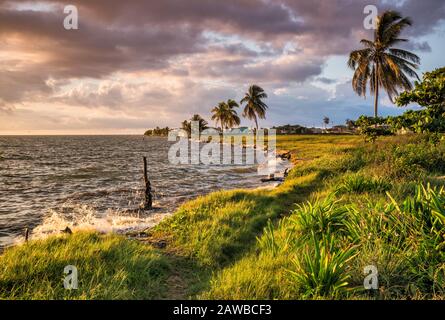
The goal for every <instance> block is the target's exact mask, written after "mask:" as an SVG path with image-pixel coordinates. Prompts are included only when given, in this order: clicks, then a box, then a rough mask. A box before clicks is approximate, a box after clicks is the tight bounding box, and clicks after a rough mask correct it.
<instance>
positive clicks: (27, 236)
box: [25, 227, 29, 242]
mask: <svg viewBox="0 0 445 320" xmlns="http://www.w3.org/2000/svg"><path fill="white" fill-rule="evenodd" d="M28 239H29V228H28V227H26V228H25V241H26V242H28Z"/></svg>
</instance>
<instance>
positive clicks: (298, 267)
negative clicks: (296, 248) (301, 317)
mask: <svg viewBox="0 0 445 320" xmlns="http://www.w3.org/2000/svg"><path fill="white" fill-rule="evenodd" d="M355 256H356V251H355V249H354V248H352V247H349V248H346V249H339V250H336V249H335V246H334V240H333V238H324V239H322V240H318V238H317V237H316V236H315V235H314V234H313V235H312V243H310V244H309V245H307V246H306V247H305V248H304V251H303V253H302V256H301V259H298V258H296V259H293V260H292V263H293V269H292V270H288V272H289V275H290V277H291V279H292V280H293V281H294V282H295V285H296V286H297V288H298V289H299V291H300V292H301V294H302V296H303V297H304V298H309V297H318V296H320V297H329V298H331V299H332V298H337V297H340V296H344V295H345V294H346V293H347V292H348V291H350V289H348V288H347V286H348V284H349V283H348V280H349V278H350V276H349V275H348V273H347V272H346V270H347V264H348V262H350V261H351V260H352V259H353V258H354V257H355ZM300 260H301V261H300Z"/></svg>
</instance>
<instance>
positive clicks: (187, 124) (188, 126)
mask: <svg viewBox="0 0 445 320" xmlns="http://www.w3.org/2000/svg"><path fill="white" fill-rule="evenodd" d="M193 121H197V122H198V125H199V132H202V131H204V130H206V129H207V128H208V122H207V121H206V120H204V119H203V118H202V117H201V116H200V115H199V114H194V115H193V117H191V118H190V121H187V120H184V121H182V122H181V128H182V130H184V131H185V132H187V135H188V136H189V137H190V136H191V133H192V122H193Z"/></svg>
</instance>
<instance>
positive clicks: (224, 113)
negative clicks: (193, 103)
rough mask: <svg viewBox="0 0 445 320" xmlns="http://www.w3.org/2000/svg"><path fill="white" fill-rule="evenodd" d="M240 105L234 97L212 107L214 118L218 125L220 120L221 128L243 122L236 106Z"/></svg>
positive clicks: (231, 126)
mask: <svg viewBox="0 0 445 320" xmlns="http://www.w3.org/2000/svg"><path fill="white" fill-rule="evenodd" d="M238 107H239V105H238V103H236V101H235V100H232V99H229V100H227V102H225V101H223V102H220V103H219V104H218V106H216V107H214V108H213V109H212V113H213V115H212V120H215V121H216V125H218V122H219V123H220V124H221V130H223V129H224V128H226V129H227V128H233V127H234V126H236V125H239V124H240V123H241V120H240V118H239V116H238V113H237V112H236V110H235V108H238Z"/></svg>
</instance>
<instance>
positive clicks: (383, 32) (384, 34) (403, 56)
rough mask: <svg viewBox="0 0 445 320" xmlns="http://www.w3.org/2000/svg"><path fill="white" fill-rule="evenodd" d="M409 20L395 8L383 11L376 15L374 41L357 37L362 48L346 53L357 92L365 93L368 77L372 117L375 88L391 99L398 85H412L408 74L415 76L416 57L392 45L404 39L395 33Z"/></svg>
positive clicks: (376, 104) (397, 90)
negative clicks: (383, 90) (372, 95)
mask: <svg viewBox="0 0 445 320" xmlns="http://www.w3.org/2000/svg"><path fill="white" fill-rule="evenodd" d="M411 24H412V22H411V19H410V18H403V17H402V16H401V15H400V13H398V12H396V11H386V12H384V13H383V14H382V15H381V16H379V17H378V20H377V26H376V29H375V31H374V41H370V40H367V39H363V40H361V41H360V43H361V44H362V45H363V46H364V47H365V48H364V49H361V50H355V51H352V52H351V54H350V56H349V61H348V65H349V67H350V68H352V69H353V70H355V72H354V77H353V79H352V87H353V89H354V91H355V92H356V93H357V94H358V95H359V96H366V87H367V83H368V81H369V84H370V91H371V93H374V117H377V116H378V100H379V88H383V89H385V91H386V92H387V93H388V96H389V99H390V100H391V101H393V98H394V97H395V96H397V95H398V94H399V89H402V90H411V89H412V84H411V81H410V80H409V77H412V78H414V77H415V78H417V79H419V77H418V75H417V73H416V72H415V71H414V70H415V69H417V68H418V67H419V63H420V58H419V57H418V56H417V55H415V54H414V53H411V52H409V51H407V50H403V49H398V48H394V45H396V44H398V43H401V42H406V41H408V40H407V39H402V38H400V37H399V36H400V34H401V32H402V30H403V29H404V28H406V27H408V26H411Z"/></svg>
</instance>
